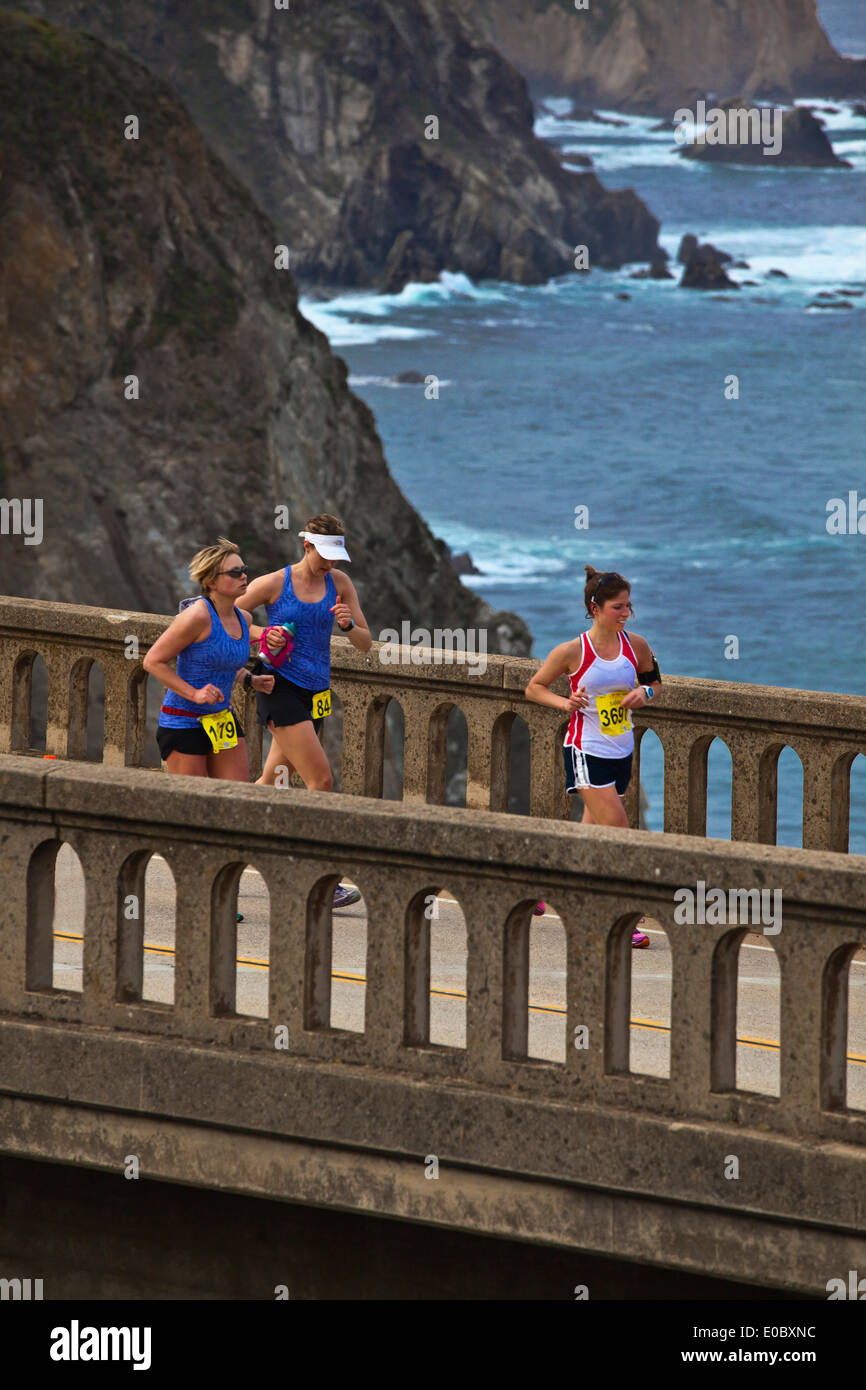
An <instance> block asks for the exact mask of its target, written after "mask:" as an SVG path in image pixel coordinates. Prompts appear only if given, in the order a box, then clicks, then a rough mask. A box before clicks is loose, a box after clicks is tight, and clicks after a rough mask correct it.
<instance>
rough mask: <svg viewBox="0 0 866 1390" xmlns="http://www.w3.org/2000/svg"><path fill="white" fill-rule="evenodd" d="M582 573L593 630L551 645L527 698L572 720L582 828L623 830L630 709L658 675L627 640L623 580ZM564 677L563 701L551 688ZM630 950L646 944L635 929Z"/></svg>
mask: <svg viewBox="0 0 866 1390" xmlns="http://www.w3.org/2000/svg"><path fill="white" fill-rule="evenodd" d="M584 568H585V570H586V584H585V586H584V604H585V607H586V613H587V616H588V617H590V618H592V620H593V622H592V627H591V628H590V630H589V632H583V633H580V634H579V635H578V636H577V637H575V638H573V639H572V640H571V641H570V642H563V643H562V644H561V645H560V646H558V647H554V649H553V651H552V652H551V653H550V655H549V656H548V657H547V660H546V661H545V662H544V663H543V665H542V666H540V667H539V669H538V670H537V671H536V673H535V675H534V676H533V677H532V679H531V680H530V682H529V684H528V685H527V687H526V692H525V693H526V698H527V699H528V700H534V701H535V702H536V703H537V704H540V705H549V706H550V707H551V708H552V709H557V710H563V711H566V712H567V713H568V714H569V715H570V716H571V718H570V719H569V722H568V729H567V730H566V734H565V742H564V746H563V750H562V751H563V756H564V761H565V789H566V791H567V792H568V793H569V795H579V796H580V797H581V798H582V800H583V816H582V818H581V823H582V824H583V825H619V826H625V827H627V826H628V817H627V816H626V813H625V807H624V805H623V798H624V796H625V793H626V789H627V787H628V784H629V780H630V778H631V764H632V753H633V751H634V731H633V729H632V723H631V714H630V711H631V710H633V709H641V708H642V707H643V706H644V705H646V704H648V703H649V701H650V700H652V699H654V698H655V695H656V693H657V691H658V689H659V687H660V685H661V676H660V674H659V668H658V665H657V663H656V659H655V656H654V655H653V653H652V652H651V650H650V647H649V644H648V642H647V641H646V640H645V638H643V637H639V636H638V634H637V633H636V632H633V633H630V634H629V635H628V636H626V633H625V625H626V623H627V621H628V619H629V618H630V617H631V615H632V611H633V610H632V606H631V585H630V584H629V582H628V580H627V579H624V578H623V576H622V575H621V574H618V573H617V572H616V571H615V570H609V571H607V572H606V573H600V572H599V571H598V570H596V569H593V567H592V565H586V566H584ZM564 675H567V676H568V678H569V686H570V694H569V697H568V699H565V697H564V696H562V695H555V694H554V692H553V691H552V690H551V689H550V688H549V687H550V686H551V685H553V683H554V681H556V680H558V679H559V677H560V676H564ZM641 920H643V919H641ZM632 946H635V947H644V946H649V937H648V936H647V935H646V933H644V932H642V931H640V930H639V926H638V927H636V928H635V930H634V932H633V933H632Z"/></svg>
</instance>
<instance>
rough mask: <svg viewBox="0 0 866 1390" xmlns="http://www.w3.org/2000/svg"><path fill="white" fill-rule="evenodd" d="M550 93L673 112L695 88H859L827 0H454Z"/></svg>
mask: <svg viewBox="0 0 866 1390" xmlns="http://www.w3.org/2000/svg"><path fill="white" fill-rule="evenodd" d="M454 3H455V4H456V5H457V7H458V8H459V9H460V10H461V11H462V12H463V13H464V14H466V15H467V17H468V18H470V19H471V20H472V22H473V23H474V24H476V25H477V26H478V28H479V30H480V31H481V33H483V34H484V36H485V38H486V39H487V40H488V41H489V42H490V43H492V44H494V45H495V46H496V47H497V48H498V49H499V50H500V51H501V52H502V53H503V54H504V55H505V56H506V57H507V58H508V59H510V61H511V62H512V63H514V65H515V67H517V68H519V70H520V71H521V72H522V73H523V74H524V76H525V77H526V78H527V80H528V81H529V83H530V85H531V86H532V87H533V89H534V90H535V91H537V92H538V93H539V94H540V95H544V94H550V95H552V94H553V93H555V92H559V93H565V94H567V95H570V96H573V97H574V98H575V99H576V100H578V101H582V102H584V103H588V104H597V105H599V106H607V107H615V108H618V109H620V110H633V111H644V112H650V113H657V114H659V115H662V114H666V115H670V113H671V111H672V110H673V109H674V108H675V107H677V106H679V105H680V104H681V103H683V102H685V103H688V101H689V98H690V96H692V95H694V94H698V95H701V94H705V93H714V94H715V95H718V96H723V97H724V96H729V95H731V94H732V93H733V92H738V93H740V94H742V95H743V96H745V97H752V96H758V97H769V98H772V99H774V100H784V101H789V100H791V99H792V98H794V97H796V96H810V95H814V94H815V93H816V92H820V93H822V94H824V95H827V96H830V95H836V96H846V95H856V94H859V93H861V92H864V91H866V61H862V60H861V61H854V60H852V59H849V58H841V57H840V56H839V54H838V53H837V52H836V50H835V49H834V48H833V46H832V44H831V43H830V41H829V39H828V38H827V35H826V34H825V33H824V30H823V29H822V28H821V25H820V23H819V22H818V11H817V0H591V2H590V4H589V8H588V9H581V10H578V9H577V8H576V7H575V4H574V3H573V0H454Z"/></svg>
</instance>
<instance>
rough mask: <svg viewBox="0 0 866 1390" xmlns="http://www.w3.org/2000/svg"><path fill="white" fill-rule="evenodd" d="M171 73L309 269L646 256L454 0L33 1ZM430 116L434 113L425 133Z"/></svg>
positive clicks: (637, 223)
mask: <svg viewBox="0 0 866 1390" xmlns="http://www.w3.org/2000/svg"><path fill="white" fill-rule="evenodd" d="M23 8H24V9H26V10H28V11H29V12H30V13H31V14H34V15H42V16H44V17H46V18H48V19H52V20H57V21H59V22H61V23H64V24H69V25H72V26H74V27H76V28H86V29H90V30H92V31H93V32H95V33H97V34H99V35H100V36H101V37H102V38H104V39H107V40H110V41H112V42H116V43H119V44H123V45H124V46H125V47H126V48H127V49H128V50H129V51H130V52H131V53H132V54H133V55H134V56H136V57H137V58H139V59H141V60H142V61H143V62H145V63H147V64H148V65H149V66H151V67H152V68H153V69H154V70H155V71H156V72H158V73H159V74H160V75H161V76H163V77H165V78H166V79H167V80H168V81H169V82H171V83H172V84H173V85H174V87H175V89H176V90H177V92H178V93H179V95H180V96H181V97H182V99H183V101H184V102H185V103H186V105H187V107H188V109H189V111H190V113H191V115H192V117H193V119H194V121H195V122H196V124H197V125H198V127H199V129H200V130H201V131H202V133H203V134H204V136H205V138H206V139H207V140H208V141H209V143H210V144H211V146H212V147H213V149H214V150H215V151H216V152H217V153H218V154H219V155H220V157H221V158H222V159H224V160H225V162H226V163H227V164H228V165H229V167H230V168H231V169H232V170H233V172H234V173H235V174H237V176H238V177H239V178H240V179H241V180H242V181H244V182H245V183H246V184H247V186H248V187H249V188H250V190H251V191H252V192H253V194H254V195H255V197H256V199H257V201H258V202H259V203H260V205H261V206H262V207H263V208H264V210H265V211H266V212H267V213H268V214H269V215H270V216H271V217H272V218H273V219H274V221H275V223H276V225H277V227H278V229H279V231H280V237H281V240H283V241H285V242H286V243H287V244H288V245H290V246H291V248H292V250H293V252H294V258H293V261H292V265H293V267H294V268H295V269H296V270H297V272H298V274H299V275H300V276H301V277H302V278H304V279H306V280H310V281H320V282H329V283H332V284H344V285H355V286H361V285H372V284H374V283H376V284H380V285H381V286H383V287H385V288H388V289H392V290H393V289H399V288H401V287H402V286H403V285H404V284H405V283H406V282H407V280H409V279H420V280H430V279H434V278H435V277H436V276H437V275H438V273H439V272H440V271H441V270H443V269H447V270H460V271H463V272H465V273H466V274H467V275H469V276H471V277H472V278H474V279H483V278H493V279H506V280H513V281H516V282H518V283H523V284H531V283H538V282H540V281H544V280H545V279H548V278H549V277H550V276H553V275H559V274H565V273H567V272H569V271H572V270H573V269H574V247H575V246H577V245H580V244H584V245H587V246H588V247H589V252H590V262H591V264H594V265H598V266H608V267H611V266H617V265H621V264H623V263H624V262H626V261H649V260H652V259H653V258H654V257H655V256H656V255H658V254H659V253H658V251H657V246H656V236H657V232H658V223H657V221H656V220H655V218H653V217H652V216H651V215H650V213H649V212H648V211H647V209H646V207H645V206H644V204H643V203H642V202H641V201H640V199H638V198H637V197H636V196H635V195H634V194H633V193H631V192H630V191H624V192H608V191H607V190H605V189H604V188H603V187H602V185H601V184H600V183H599V181H598V179H597V178H596V177H595V175H594V174H575V173H571V172H568V171H565V170H563V168H562V167H561V164H560V163H559V161H558V160H557V159H556V158H555V156H554V155H553V154H552V153H551V152H550V150H549V149H548V148H547V147H546V146H545V145H544V144H543V143H542V142H541V141H539V140H537V139H536V138H535V136H534V135H533V133H532V110H531V104H530V101H529V98H528V96H527V91H526V86H525V82H524V80H523V78H522V77H521V76H519V75H518V73H517V72H516V70H515V69H514V68H513V67H511V65H510V64H509V63H508V62H507V61H506V60H505V59H504V58H502V57H501V56H500V55H499V54H498V53H497V52H495V51H494V50H493V49H492V48H491V47H490V46H489V45H488V44H486V43H485V42H484V41H483V40H482V39H481V38H480V36H479V34H478V32H477V31H476V29H475V28H474V26H473V25H472V24H471V22H470V21H468V20H467V19H466V18H465V17H464V16H462V15H461V14H460V13H459V12H458V10H457V8H456V6H455V3H454V0H348V3H347V0H291V8H290V9H288V10H276V9H275V8H274V4H273V0H183V3H182V4H178V3H176V0H90V3H88V2H87V0H83V2H81V0H28V3H25V4H24V5H23ZM428 117H435V118H436V120H437V121H438V138H428V137H431V136H433V135H434V134H435V133H436V131H435V127H434V126H433V124H432V123H431V122H430V121H429V120H428Z"/></svg>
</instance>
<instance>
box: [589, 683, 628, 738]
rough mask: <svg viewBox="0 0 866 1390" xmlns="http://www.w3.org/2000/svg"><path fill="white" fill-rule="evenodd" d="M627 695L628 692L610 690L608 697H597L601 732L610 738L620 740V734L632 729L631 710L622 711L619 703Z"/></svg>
mask: <svg viewBox="0 0 866 1390" xmlns="http://www.w3.org/2000/svg"><path fill="white" fill-rule="evenodd" d="M627 694H628V691H627V690H609V691H608V692H607V694H606V695H596V697H595V707H596V709H597V710H598V722H599V724H600V725H601V732H602V733H603V734H607V736H608V737H609V738H619V736H620V734H626V733H628V731H629V730H630V729H631V719H630V718H629V716H630V714H631V710H628V709H622V707H621V706H620V703H619V702H620V700H621V699H622V697H623V695H627Z"/></svg>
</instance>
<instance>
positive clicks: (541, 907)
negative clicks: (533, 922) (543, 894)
mask: <svg viewBox="0 0 866 1390" xmlns="http://www.w3.org/2000/svg"><path fill="white" fill-rule="evenodd" d="M546 911H547V905H546V904H545V903H536V904H535V907H534V908H533V909H532V915H533V917H543V916H544V914H545V912H546Z"/></svg>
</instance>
